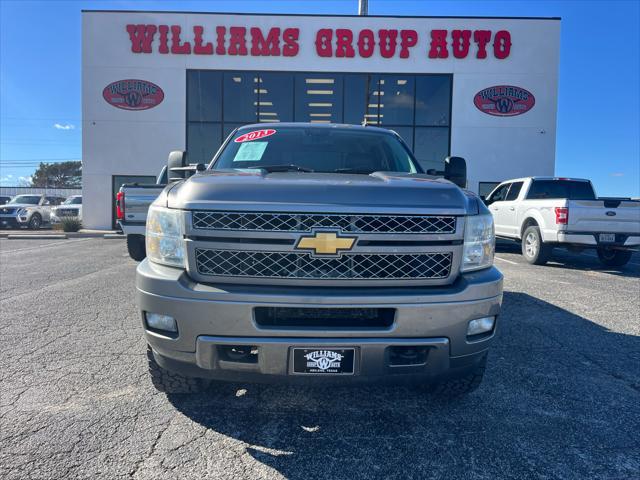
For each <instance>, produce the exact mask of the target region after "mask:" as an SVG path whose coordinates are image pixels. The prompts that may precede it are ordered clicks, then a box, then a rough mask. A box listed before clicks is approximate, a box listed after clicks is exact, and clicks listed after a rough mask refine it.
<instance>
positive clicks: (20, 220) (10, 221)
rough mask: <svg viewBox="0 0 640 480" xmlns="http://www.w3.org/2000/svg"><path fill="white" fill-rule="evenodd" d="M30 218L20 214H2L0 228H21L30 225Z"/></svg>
mask: <svg viewBox="0 0 640 480" xmlns="http://www.w3.org/2000/svg"><path fill="white" fill-rule="evenodd" d="M28 223H29V218H28V217H26V216H24V217H19V216H18V215H0V228H20V227H24V226H25V225H28Z"/></svg>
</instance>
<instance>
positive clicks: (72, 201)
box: [62, 197, 82, 205]
mask: <svg viewBox="0 0 640 480" xmlns="http://www.w3.org/2000/svg"><path fill="white" fill-rule="evenodd" d="M62 205H82V197H69V198H67V199H66V200H65V201H64V202H62Z"/></svg>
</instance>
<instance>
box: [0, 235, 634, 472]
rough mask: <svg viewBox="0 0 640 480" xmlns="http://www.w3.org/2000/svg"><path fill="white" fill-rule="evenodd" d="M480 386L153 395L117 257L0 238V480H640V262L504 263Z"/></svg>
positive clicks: (129, 287) (131, 268)
mask: <svg viewBox="0 0 640 480" xmlns="http://www.w3.org/2000/svg"><path fill="white" fill-rule="evenodd" d="M496 264H497V266H498V267H499V268H500V269H501V270H502V271H503V272H504V274H505V296H504V307H503V315H502V317H501V319H500V320H501V324H500V329H499V332H498V339H497V342H496V343H495V346H494V348H493V350H492V352H491V355H490V358H489V366H488V370H487V374H486V376H485V381H484V383H483V385H482V386H481V388H480V389H479V390H478V391H477V392H475V393H474V394H472V395H470V396H469V397H467V398H465V399H463V400H459V401H456V402H453V403H446V402H442V401H438V400H437V399H434V398H431V397H429V396H426V395H424V394H422V393H420V392H419V391H418V390H416V389H411V388H406V387H397V386H396V387H381V386H370V387H365V388H362V387H359V388H330V389H327V388H324V389H317V388H308V387H304V388H302V387H282V386H254V385H245V384H242V385H234V384H225V385H222V386H218V387H217V388H214V389H212V390H211V391H209V392H207V393H204V394H201V395H196V396H169V397H168V396H166V395H164V394H160V393H157V392H156V391H155V390H154V389H153V387H152V386H151V384H150V382H149V379H148V377H147V368H146V355H145V344H144V340H143V337H142V332H141V327H140V325H139V318H138V313H137V311H136V307H135V298H134V297H135V295H134V272H135V266H136V263H135V262H134V261H132V260H130V259H129V258H128V256H127V254H126V249H125V245H124V242H122V241H119V240H105V239H95V238H94V239H70V240H7V239H0V284H1V287H0V306H1V307H0V308H1V311H0V332H1V333H0V338H2V343H1V345H2V354H1V355H0V384H1V387H0V397H1V398H0V422H1V423H0V478H3V479H13V478H29V479H41V478H42V479H45V478H46V479H62V478H73V479H75V478H91V479H95V478H108V479H117V478H151V479H161V478H176V479H177V478H180V479H190V478H194V479H195V478H198V479H201V478H225V479H226V478H234V479H235V478H251V479H266V478H270V479H271V478H293V479H315V478H403V479H405V478H415V479H423V478H447V479H462V478H481V479H485V478H486V479H495V478H544V479H552V478H562V479H568V478H576V479H586V478H589V479H594V478H602V479H630V478H640V433H639V432H640V255H639V254H635V256H634V258H633V259H632V263H630V264H629V265H627V266H626V267H625V268H624V269H622V270H619V271H615V270H606V269H604V268H602V267H601V266H600V265H599V263H598V261H597V258H595V257H594V254H592V253H587V254H582V255H576V254H569V253H563V252H559V253H558V254H557V256H556V261H554V262H552V263H550V264H549V265H548V266H544V267H535V266H530V265H527V264H526V263H525V262H524V260H523V259H522V258H521V257H520V255H519V254H517V248H516V247H515V246H513V245H502V246H501V247H500V248H499V250H498V255H497V260H496Z"/></svg>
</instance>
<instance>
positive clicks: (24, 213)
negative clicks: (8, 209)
mask: <svg viewBox="0 0 640 480" xmlns="http://www.w3.org/2000/svg"><path fill="white" fill-rule="evenodd" d="M28 211H29V210H27V209H26V208H19V209H18V210H16V215H18V216H19V217H22V216H23V215H26V214H27V212H28Z"/></svg>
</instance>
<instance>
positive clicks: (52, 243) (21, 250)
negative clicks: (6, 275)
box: [0, 238, 91, 255]
mask: <svg viewBox="0 0 640 480" xmlns="http://www.w3.org/2000/svg"><path fill="white" fill-rule="evenodd" d="M87 240H91V239H90V238H79V239H77V240H61V241H56V242H51V243H46V244H44V245H36V246H33V247H24V248H16V249H14V250H4V249H2V248H0V254H1V255H5V254H8V253H16V252H26V251H29V250H42V249H43V248H52V247H57V246H59V245H69V244H70V243H76V242H85V241H87ZM5 245H6V244H5Z"/></svg>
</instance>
